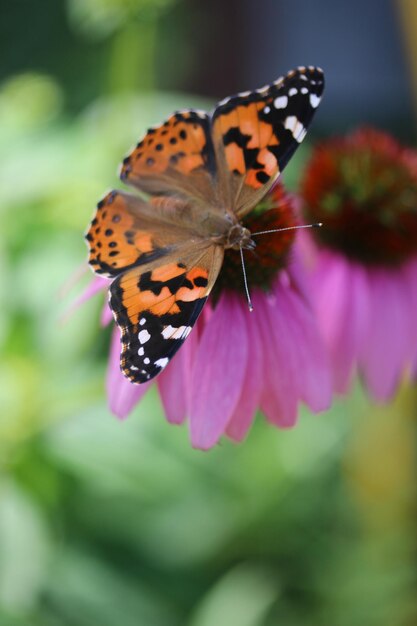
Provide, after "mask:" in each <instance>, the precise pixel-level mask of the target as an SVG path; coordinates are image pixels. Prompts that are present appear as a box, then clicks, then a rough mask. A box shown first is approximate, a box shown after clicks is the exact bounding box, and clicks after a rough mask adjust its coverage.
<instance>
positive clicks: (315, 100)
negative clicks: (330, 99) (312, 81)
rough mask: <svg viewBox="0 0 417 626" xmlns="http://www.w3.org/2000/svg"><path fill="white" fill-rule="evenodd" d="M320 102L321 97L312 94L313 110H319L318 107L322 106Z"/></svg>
mask: <svg viewBox="0 0 417 626" xmlns="http://www.w3.org/2000/svg"><path fill="white" fill-rule="evenodd" d="M320 100H321V98H320V96H316V94H315V93H311V94H310V104H311V106H312V107H313V109H317V107H318V106H319V104H320Z"/></svg>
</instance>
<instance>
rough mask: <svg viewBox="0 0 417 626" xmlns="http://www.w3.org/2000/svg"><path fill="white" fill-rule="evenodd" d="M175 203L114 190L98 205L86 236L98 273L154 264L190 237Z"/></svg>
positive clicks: (91, 257) (108, 272)
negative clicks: (177, 214)
mask: <svg viewBox="0 0 417 626" xmlns="http://www.w3.org/2000/svg"><path fill="white" fill-rule="evenodd" d="M175 209H176V204H175V201H174V200H172V199H169V198H153V199H152V200H150V201H149V202H147V201H144V200H142V199H141V198H139V197H138V196H136V195H133V194H129V193H124V192H122V191H111V192H110V193H108V194H107V195H106V196H105V197H104V198H103V199H102V200H101V201H100V202H99V203H98V205H97V210H96V214H95V216H94V219H93V220H92V222H91V224H90V228H89V230H88V232H87V234H86V239H87V241H88V246H89V251H90V256H89V263H90V265H91V267H92V268H93V270H94V271H95V272H96V273H97V274H102V275H105V276H108V277H110V278H111V277H113V276H117V275H118V274H120V273H121V272H122V271H125V270H126V269H128V268H129V267H135V266H138V265H145V264H152V263H155V262H156V261H158V262H159V263H160V259H161V258H163V257H165V256H166V255H167V254H172V253H173V252H174V250H175V249H176V248H178V247H181V246H183V245H184V244H185V243H186V242H187V241H188V240H189V238H190V233H189V231H188V230H187V228H186V226H185V225H184V224H183V223H182V222H180V221H178V220H176V219H175Z"/></svg>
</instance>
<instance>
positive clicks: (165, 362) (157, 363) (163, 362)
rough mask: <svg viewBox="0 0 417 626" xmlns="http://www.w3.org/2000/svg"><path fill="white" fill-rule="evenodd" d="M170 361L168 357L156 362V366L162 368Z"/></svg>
mask: <svg viewBox="0 0 417 626" xmlns="http://www.w3.org/2000/svg"><path fill="white" fill-rule="evenodd" d="M168 361H169V359H168V358H167V357H164V358H163V359H158V360H157V361H155V365H157V366H158V367H161V368H162V367H165V365H167V363H168Z"/></svg>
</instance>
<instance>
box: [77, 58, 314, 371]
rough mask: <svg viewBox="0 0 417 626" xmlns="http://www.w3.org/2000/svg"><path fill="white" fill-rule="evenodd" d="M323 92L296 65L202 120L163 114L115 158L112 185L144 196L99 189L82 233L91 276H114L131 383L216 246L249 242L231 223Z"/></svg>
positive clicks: (194, 301)
mask: <svg viewBox="0 0 417 626" xmlns="http://www.w3.org/2000/svg"><path fill="white" fill-rule="evenodd" d="M323 88H324V77H323V73H322V71H321V70H320V69H318V68H315V67H307V68H306V67H299V68H298V69H296V70H294V71H292V72H289V74H287V76H285V77H284V78H279V79H278V80H276V81H275V82H274V83H272V84H271V85H267V86H266V87H262V88H261V89H257V90H256V91H248V92H245V93H240V94H237V95H236V96H231V97H230V98H226V99H225V100H222V101H221V102H219V103H218V105H217V106H216V107H215V109H214V111H213V112H212V113H211V114H208V113H206V112H204V111H194V110H186V111H179V112H177V113H174V114H173V115H172V116H171V117H170V118H169V119H168V120H167V121H166V122H164V123H163V124H162V125H160V126H157V127H155V128H150V129H149V130H148V132H147V133H146V135H145V137H144V138H143V139H142V141H140V142H139V143H138V144H137V146H136V148H135V149H134V150H133V151H132V152H131V154H130V155H129V156H128V157H126V158H125V159H124V161H123V165H122V170H121V175H120V177H121V179H122V180H123V181H125V182H126V183H128V184H130V185H132V186H133V187H136V188H138V189H139V190H140V191H142V192H145V193H146V194H148V195H149V199H147V200H144V199H142V198H140V197H138V196H136V195H133V194H129V193H125V192H122V191H112V192H110V193H109V194H107V195H106V196H105V198H103V199H102V200H101V201H100V202H99V203H98V205H97V212H96V214H95V217H94V219H93V221H92V222H91V225H90V228H89V231H88V233H87V235H86V238H87V241H88V244H89V248H90V256H89V263H90V265H91V267H92V268H93V270H94V271H95V272H96V273H97V274H103V275H105V276H108V277H109V278H112V279H114V280H113V282H112V283H111V285H110V307H111V309H112V310H113V314H114V317H115V319H116V322H117V324H118V325H119V328H120V330H121V342H122V351H121V369H122V371H123V373H124V374H125V376H126V377H127V378H129V379H130V380H131V381H132V382H133V383H143V382H146V381H148V380H150V379H151V378H153V377H154V376H156V375H157V374H158V373H159V372H161V371H162V369H163V368H164V367H165V366H166V365H167V363H168V362H169V361H170V359H171V358H172V357H173V356H174V354H175V353H176V352H177V350H178V349H179V348H180V346H181V345H182V343H183V342H184V340H185V339H186V337H187V336H188V334H189V333H190V331H191V329H192V327H193V325H194V324H195V322H196V320H197V318H198V316H199V314H200V313H201V310H202V308H203V306H204V304H205V302H206V300H207V297H208V295H209V293H210V290H211V288H212V287H213V284H214V282H215V280H216V278H217V276H218V274H219V271H220V269H221V266H222V262H223V256H224V251H225V250H227V249H228V248H233V249H236V250H239V249H240V250H241V251H242V249H243V248H249V249H252V248H253V247H254V245H255V244H254V242H253V240H252V239H251V233H250V232H249V230H247V229H246V228H244V227H243V226H242V224H241V221H240V220H241V219H242V217H243V216H244V215H246V214H247V213H248V212H249V211H251V210H252V209H253V208H254V207H255V206H256V205H257V204H258V202H259V201H260V200H261V199H262V198H263V197H264V196H265V194H266V193H267V192H268V191H269V190H270V189H271V187H272V186H273V184H274V182H275V181H276V179H277V178H278V176H279V174H280V172H282V170H283V169H284V167H285V165H286V164H287V162H288V161H289V159H290V158H291V156H292V154H293V153H294V151H295V150H296V149H297V147H298V145H299V144H300V143H301V141H302V140H303V139H304V136H305V134H306V130H307V128H308V125H309V124H310V122H311V120H312V117H313V115H314V112H315V110H316V108H317V106H318V105H319V102H320V99H321V96H322V92H323Z"/></svg>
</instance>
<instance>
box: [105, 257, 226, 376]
mask: <svg viewBox="0 0 417 626" xmlns="http://www.w3.org/2000/svg"><path fill="white" fill-rule="evenodd" d="M222 261H223V249H222V248H221V247H219V246H211V247H209V248H206V249H205V250H200V252H197V251H195V252H194V254H193V255H191V256H189V257H188V258H185V257H184V258H181V256H180V257H179V260H177V261H173V262H169V263H167V264H166V265H161V266H160V267H158V268H156V269H154V270H148V271H145V272H144V271H143V270H142V268H140V267H137V268H134V269H131V270H129V271H127V272H125V273H124V274H122V275H121V276H120V277H118V278H116V280H114V281H113V283H112V284H111V287H110V307H111V309H112V311H113V314H114V316H115V319H116V322H117V324H118V325H119V327H120V330H121V344H122V351H121V368H122V371H123V373H124V375H125V376H126V377H127V378H129V380H131V381H132V382H133V383H143V382H146V381H148V380H150V379H151V378H153V377H154V376H156V375H157V374H159V372H160V371H162V369H163V368H164V367H165V366H166V365H167V364H168V363H169V361H170V360H171V358H172V357H173V356H174V354H175V353H176V352H177V350H178V349H179V348H180V347H181V345H182V344H183V342H184V341H185V339H186V338H187V336H188V335H189V333H190V332H191V329H192V327H193V326H194V324H195V322H196V320H197V318H198V316H199V315H200V313H201V310H202V308H203V306H204V304H205V302H206V300H207V297H208V294H209V293H210V290H211V288H212V286H213V284H214V282H215V280H216V278H217V275H218V273H219V271H220V267H221V264H222Z"/></svg>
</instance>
